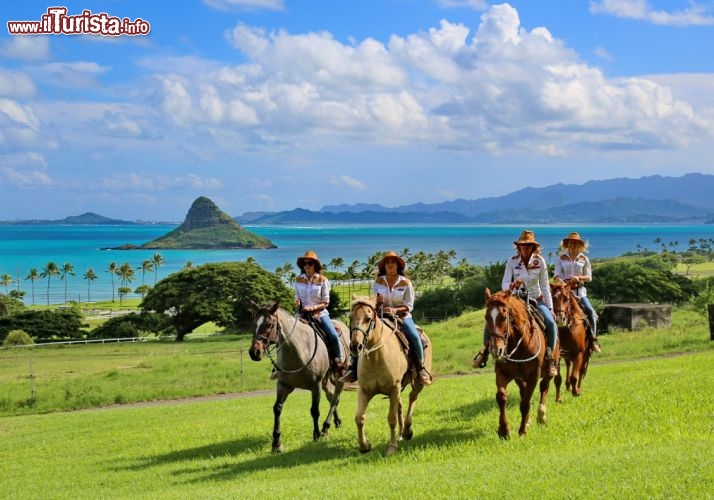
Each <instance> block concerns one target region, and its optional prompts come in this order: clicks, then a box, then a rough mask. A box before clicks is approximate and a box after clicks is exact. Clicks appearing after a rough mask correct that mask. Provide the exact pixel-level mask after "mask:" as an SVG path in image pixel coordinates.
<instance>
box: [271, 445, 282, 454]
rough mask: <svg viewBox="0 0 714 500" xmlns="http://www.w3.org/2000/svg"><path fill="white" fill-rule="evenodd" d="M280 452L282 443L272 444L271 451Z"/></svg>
mask: <svg viewBox="0 0 714 500" xmlns="http://www.w3.org/2000/svg"><path fill="white" fill-rule="evenodd" d="M282 452H283V445H282V443H281V444H279V445H277V446H273V453H282Z"/></svg>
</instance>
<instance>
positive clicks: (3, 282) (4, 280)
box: [0, 274, 13, 295]
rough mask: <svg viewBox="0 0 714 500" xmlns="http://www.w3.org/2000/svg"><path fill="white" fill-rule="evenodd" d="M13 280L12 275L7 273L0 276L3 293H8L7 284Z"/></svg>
mask: <svg viewBox="0 0 714 500" xmlns="http://www.w3.org/2000/svg"><path fill="white" fill-rule="evenodd" d="M12 282H13V279H12V276H10V275H9V274H3V275H2V277H0V285H3V286H4V287H5V294H6V295H7V294H8V293H9V291H8V288H7V287H8V286H9V285H10V283H12Z"/></svg>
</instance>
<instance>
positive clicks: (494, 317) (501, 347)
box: [486, 288, 529, 360]
mask: <svg viewBox="0 0 714 500" xmlns="http://www.w3.org/2000/svg"><path fill="white" fill-rule="evenodd" d="M528 325H529V320H528V310H527V309H526V303H525V302H524V301H523V300H522V299H520V298H518V297H516V296H514V295H512V294H511V292H510V291H503V292H497V293H494V294H492V293H491V291H490V290H489V289H488V288H487V289H486V332H487V333H488V338H489V341H488V342H489V351H490V352H491V354H492V355H493V357H494V358H495V359H497V360H498V359H504V358H507V357H508V355H509V354H508V349H507V348H508V342H509V340H510V339H511V338H512V337H521V336H522V335H523V333H524V332H525V331H527V329H528Z"/></svg>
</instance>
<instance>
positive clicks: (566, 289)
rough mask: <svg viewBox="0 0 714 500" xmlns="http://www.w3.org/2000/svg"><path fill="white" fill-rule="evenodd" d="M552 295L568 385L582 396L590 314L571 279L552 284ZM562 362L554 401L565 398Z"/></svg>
mask: <svg viewBox="0 0 714 500" xmlns="http://www.w3.org/2000/svg"><path fill="white" fill-rule="evenodd" d="M550 290H551V295H552V296H553V309H554V311H555V322H556V324H557V325H558V338H559V339H560V350H561V356H562V357H563V358H564V359H565V389H566V390H570V392H571V393H572V394H573V396H580V393H581V391H582V385H583V379H584V378H585V374H586V373H587V371H588V364H589V363H590V354H591V351H590V347H589V344H588V341H589V340H588V335H587V328H588V322H587V316H586V314H585V313H584V312H583V310H582V308H581V307H580V301H579V300H578V298H577V297H576V296H575V294H574V290H573V289H572V288H571V283H569V282H568V283H558V284H551V285H550ZM561 384H562V377H561V375H560V365H558V375H556V377H555V401H556V402H557V403H560V402H562V396H561V393H560V386H561Z"/></svg>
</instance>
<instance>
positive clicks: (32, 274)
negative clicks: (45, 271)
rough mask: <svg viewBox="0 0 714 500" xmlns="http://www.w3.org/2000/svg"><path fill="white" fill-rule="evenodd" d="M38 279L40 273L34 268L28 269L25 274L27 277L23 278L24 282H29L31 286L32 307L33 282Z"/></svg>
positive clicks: (33, 301) (33, 302) (33, 303)
mask: <svg viewBox="0 0 714 500" xmlns="http://www.w3.org/2000/svg"><path fill="white" fill-rule="evenodd" d="M39 277H40V272H39V271H38V270H37V269H35V268H34V267H33V268H32V269H30V272H29V273H27V276H25V279H26V280H30V283H31V284H32V305H33V306H34V305H35V280H36V279H38V278H39Z"/></svg>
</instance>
